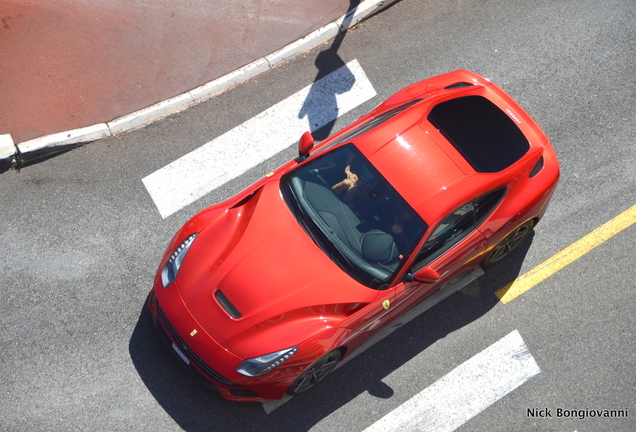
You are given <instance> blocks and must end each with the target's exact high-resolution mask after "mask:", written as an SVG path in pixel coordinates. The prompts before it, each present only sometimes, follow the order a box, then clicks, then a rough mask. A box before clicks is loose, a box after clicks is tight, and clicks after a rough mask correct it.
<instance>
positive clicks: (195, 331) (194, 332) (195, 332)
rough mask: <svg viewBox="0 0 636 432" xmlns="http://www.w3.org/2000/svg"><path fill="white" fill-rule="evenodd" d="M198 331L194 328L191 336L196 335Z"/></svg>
mask: <svg viewBox="0 0 636 432" xmlns="http://www.w3.org/2000/svg"><path fill="white" fill-rule="evenodd" d="M197 333H198V332H197V329H194V330H192V331H191V332H190V336H194V335H195V334H197Z"/></svg>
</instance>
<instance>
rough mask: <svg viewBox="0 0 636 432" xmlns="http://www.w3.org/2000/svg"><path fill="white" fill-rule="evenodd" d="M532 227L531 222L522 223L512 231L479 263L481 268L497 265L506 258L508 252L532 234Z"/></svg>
mask: <svg viewBox="0 0 636 432" xmlns="http://www.w3.org/2000/svg"><path fill="white" fill-rule="evenodd" d="M533 226H534V222H532V221H531V220H530V221H528V222H526V223H524V224H523V225H521V226H518V227H517V228H515V229H514V230H512V231H511V232H510V233H509V234H508V235H507V236H506V237H504V239H503V240H501V241H500V242H499V244H497V246H495V247H494V248H493V249H492V250H491V251H490V253H489V254H488V255H487V256H486V258H484V260H483V261H482V262H481V265H482V266H483V267H490V266H491V265H493V264H496V263H498V262H499V261H501V260H502V259H504V258H505V257H507V256H508V255H509V254H510V252H512V251H513V250H514V249H516V248H517V246H519V245H520V244H521V243H523V241H524V240H525V239H526V238H527V237H528V235H529V234H530V232H532V227H533Z"/></svg>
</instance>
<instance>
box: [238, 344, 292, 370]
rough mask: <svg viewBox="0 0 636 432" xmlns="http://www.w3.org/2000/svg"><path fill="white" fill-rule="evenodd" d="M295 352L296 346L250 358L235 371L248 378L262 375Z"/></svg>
mask: <svg viewBox="0 0 636 432" xmlns="http://www.w3.org/2000/svg"><path fill="white" fill-rule="evenodd" d="M296 351H298V347H297V346H295V347H292V348H287V349H284V350H280V351H276V352H275V353H271V354H265V355H262V356H259V357H254V358H251V359H248V360H245V361H244V362H243V363H241V364H240V365H239V367H237V368H236V371H237V372H238V373H240V374H243V375H245V376H249V377H256V376H259V375H263V374H264V373H266V372H269V371H271V370H272V369H274V368H275V367H276V366H278V365H279V364H281V363H282V362H284V361H285V360H287V359H289V358H290V357H291V356H293V355H294V354H296Z"/></svg>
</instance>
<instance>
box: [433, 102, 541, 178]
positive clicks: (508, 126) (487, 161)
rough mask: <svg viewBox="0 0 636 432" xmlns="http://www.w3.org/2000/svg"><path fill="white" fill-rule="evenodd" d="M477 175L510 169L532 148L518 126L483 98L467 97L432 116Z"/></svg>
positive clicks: (441, 107)
mask: <svg viewBox="0 0 636 432" xmlns="http://www.w3.org/2000/svg"><path fill="white" fill-rule="evenodd" d="M428 121H430V122H431V123H432V124H433V126H435V127H436V128H437V129H438V130H439V131H440V132H441V133H442V134H443V135H444V136H445V137H446V139H448V141H450V143H451V144H452V145H453V146H454V147H455V148H456V149H457V150H458V151H459V152H460V153H461V154H462V155H463V156H464V158H465V159H466V160H467V161H468V163H470V165H471V166H472V167H473V168H474V169H475V171H477V172H481V173H494V172H499V171H502V170H504V169H506V168H508V167H509V166H510V165H512V164H514V163H515V162H517V161H518V160H519V159H521V157H522V156H523V155H524V154H526V153H527V152H528V149H530V144H529V143H528V140H527V139H526V137H525V136H524V135H523V133H522V132H521V130H519V128H518V127H517V125H516V124H515V122H514V121H513V120H512V119H511V118H510V117H508V115H507V114H506V113H504V112H503V111H502V110H500V109H499V108H498V107H497V106H496V105H495V104H493V103H492V102H490V101H489V100H488V99H486V98H484V97H482V96H464V97H460V98H456V99H451V100H449V101H445V102H442V103H440V104H438V105H436V106H435V107H434V108H433V109H432V110H431V113H430V114H429V115H428Z"/></svg>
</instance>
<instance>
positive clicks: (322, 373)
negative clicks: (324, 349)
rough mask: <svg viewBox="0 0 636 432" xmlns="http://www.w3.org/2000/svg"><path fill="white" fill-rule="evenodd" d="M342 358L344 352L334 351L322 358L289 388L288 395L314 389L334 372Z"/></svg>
mask: <svg viewBox="0 0 636 432" xmlns="http://www.w3.org/2000/svg"><path fill="white" fill-rule="evenodd" d="M341 357H342V352H340V350H333V351H331V352H330V353H327V354H325V355H324V356H322V357H321V358H320V359H318V360H317V361H316V362H315V363H314V364H312V365H311V366H309V367H308V368H307V369H305V371H304V372H303V373H302V374H301V375H300V376H299V377H298V378H297V379H296V381H294V383H293V384H292V385H291V387H289V389H288V390H287V394H290V395H292V396H295V395H299V394H301V393H304V392H306V391H307V390H310V389H312V388H313V387H314V386H315V385H316V384H318V383H319V382H320V381H322V380H323V379H325V377H326V376H327V375H329V374H330V373H331V372H332V371H333V370H334V368H335V367H336V365H337V364H338V362H339V361H340V358H341Z"/></svg>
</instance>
